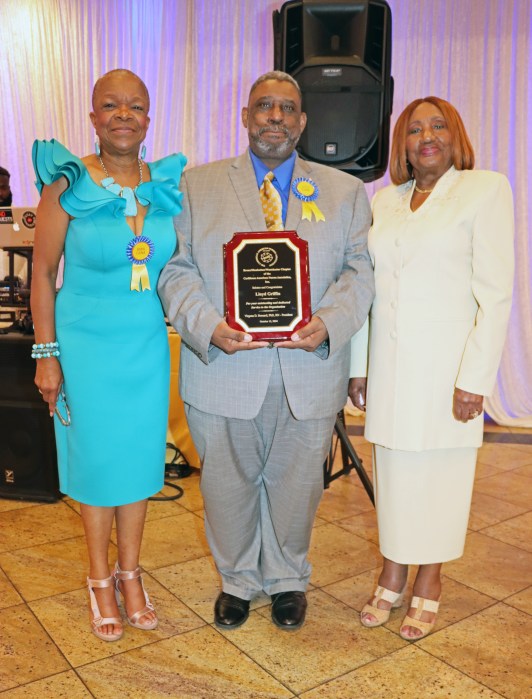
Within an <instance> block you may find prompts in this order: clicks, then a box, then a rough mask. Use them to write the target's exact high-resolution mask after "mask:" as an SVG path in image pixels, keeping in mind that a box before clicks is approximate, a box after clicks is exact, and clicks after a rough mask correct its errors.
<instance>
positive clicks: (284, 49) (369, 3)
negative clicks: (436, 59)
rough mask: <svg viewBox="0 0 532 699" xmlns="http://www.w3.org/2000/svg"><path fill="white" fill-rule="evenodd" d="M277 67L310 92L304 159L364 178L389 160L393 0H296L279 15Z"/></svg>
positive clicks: (305, 98) (302, 145) (275, 28)
mask: <svg viewBox="0 0 532 699" xmlns="http://www.w3.org/2000/svg"><path fill="white" fill-rule="evenodd" d="M273 32H274V46H275V48H274V66H275V69H276V70H283V71H285V72H286V73H289V74H290V75H292V76H293V77H294V78H295V79H296V80H297V82H298V83H299V86H300V87H301V91H302V93H303V110H304V111H305V112H306V113H307V117H308V123H307V127H306V129H305V131H304V132H303V134H302V136H301V139H300V141H299V144H298V146H297V150H298V152H299V154H300V156H301V157H302V158H305V159H306V160H312V161H314V162H318V163H324V164H326V165H331V166H332V167H335V168H338V169H340V170H345V171H346V172H348V173H350V174H352V175H356V176H357V177H359V178H360V179H362V180H364V181H365V182H371V181H373V180H375V179H378V178H379V177H382V175H384V173H385V171H386V167H387V165H388V147H389V138H390V115H391V113H392V102H393V78H392V77H391V53H392V41H391V36H392V15H391V10H390V8H389V6H388V3H387V2H385V0H358V1H353V0H292V1H291V2H285V3H284V4H283V6H282V7H281V9H280V10H279V11H277V10H276V11H274V13H273Z"/></svg>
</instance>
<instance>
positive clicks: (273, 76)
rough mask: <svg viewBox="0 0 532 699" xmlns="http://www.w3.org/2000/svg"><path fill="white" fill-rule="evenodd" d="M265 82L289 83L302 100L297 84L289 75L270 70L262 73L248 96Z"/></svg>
mask: <svg viewBox="0 0 532 699" xmlns="http://www.w3.org/2000/svg"><path fill="white" fill-rule="evenodd" d="M266 80H277V81H278V82H280V83H290V84H291V85H293V86H294V87H295V88H296V90H297V94H298V95H299V99H303V95H302V93H301V88H300V87H299V85H298V84H297V81H296V80H295V79H294V78H293V77H292V76H291V75H289V74H288V73H284V72H283V71H282V70H270V71H269V72H268V73H264V74H263V75H261V76H259V77H258V78H257V79H256V80H255V82H254V83H253V85H252V86H251V89H250V90H249V94H250V95H251V93H252V92H253V90H254V89H255V88H256V87H257V86H258V85H260V84H261V83H264V82H266Z"/></svg>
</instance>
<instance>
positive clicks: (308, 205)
mask: <svg viewBox="0 0 532 699" xmlns="http://www.w3.org/2000/svg"><path fill="white" fill-rule="evenodd" d="M301 212H302V214H301V218H302V219H306V220H307V221H312V214H314V216H315V218H316V221H325V216H324V215H323V214H322V213H321V211H320V210H319V209H318V207H317V206H316V204H315V203H314V202H313V201H302V202H301Z"/></svg>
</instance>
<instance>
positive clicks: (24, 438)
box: [0, 333, 60, 502]
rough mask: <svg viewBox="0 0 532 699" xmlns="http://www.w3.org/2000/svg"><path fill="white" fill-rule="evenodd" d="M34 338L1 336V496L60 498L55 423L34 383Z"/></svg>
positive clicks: (18, 335)
mask: <svg viewBox="0 0 532 699" xmlns="http://www.w3.org/2000/svg"><path fill="white" fill-rule="evenodd" d="M33 342H34V339H33V336H24V335H20V334H17V333H10V334H8V335H0V498H13V499H17V500H37V501H43V502H54V501H55V500H57V498H58V497H60V493H59V484H58V475H57V457H56V449H55V437H54V427H53V421H52V420H51V418H50V416H49V414H48V406H47V405H46V404H45V403H44V402H43V401H42V400H41V398H40V396H39V393H38V392H37V388H36V387H35V384H34V383H33V379H34V376H35V360H34V359H32V358H31V345H32V344H33Z"/></svg>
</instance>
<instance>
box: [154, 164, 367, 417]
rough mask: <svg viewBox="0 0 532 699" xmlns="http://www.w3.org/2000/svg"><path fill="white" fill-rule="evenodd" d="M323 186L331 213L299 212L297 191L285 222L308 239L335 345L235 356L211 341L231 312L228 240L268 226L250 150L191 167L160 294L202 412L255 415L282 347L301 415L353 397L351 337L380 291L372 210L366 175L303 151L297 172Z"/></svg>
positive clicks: (290, 392) (315, 298)
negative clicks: (311, 158)
mask: <svg viewBox="0 0 532 699" xmlns="http://www.w3.org/2000/svg"><path fill="white" fill-rule="evenodd" d="M298 177H309V178H311V179H312V180H313V181H314V182H315V183H316V184H317V185H318V188H319V197H318V199H317V200H316V204H317V205H318V207H319V208H320V210H321V211H322V213H323V214H324V216H325V221H319V222H316V221H315V220H313V221H312V222H310V221H307V220H304V221H303V220H302V219H301V201H300V200H299V199H297V198H296V197H295V196H294V194H293V193H290V197H289V202H288V211H287V219H286V225H285V228H286V230H295V231H297V233H298V235H299V237H300V238H303V239H304V240H307V241H308V245H309V266H310V286H311V303H312V312H313V314H316V315H318V316H319V317H320V318H321V319H322V320H323V322H324V323H325V325H326V326H327V330H328V332H329V347H330V349H329V352H325V353H323V352H322V353H321V354H320V352H319V350H317V351H316V352H314V353H312V352H305V351H304V350H289V349H280V350H275V349H267V348H264V349H258V350H249V351H242V352H236V353H235V354H233V355H227V354H225V353H224V352H222V351H221V350H219V349H218V348H217V347H214V346H213V345H210V339H211V336H212V333H213V331H214V329H215V327H216V325H217V324H218V323H219V322H220V321H221V320H223V319H224V285H223V248H222V246H223V244H224V243H227V242H228V241H229V240H230V239H231V237H232V235H233V234H234V233H237V232H244V231H263V230H265V223H264V215H263V213H262V208H261V203H260V199H259V192H258V188H257V183H256V179H255V173H254V170H253V165H252V163H251V159H250V157H249V154H248V152H246V153H244V154H243V155H241V156H239V157H237V158H236V159H234V158H231V159H227V160H221V161H218V162H214V163H210V164H207V165H202V166H200V167H196V168H192V169H191V170H188V171H185V173H184V174H183V176H182V178H181V185H180V187H181V189H182V191H183V195H184V196H183V211H182V213H181V214H180V216H178V217H176V219H175V226H176V231H177V238H178V244H177V248H176V252H175V254H174V256H173V257H172V258H171V260H170V261H169V263H168V265H167V266H166V267H165V269H163V272H162V274H161V277H160V280H159V294H160V296H161V299H162V302H163V306H164V308H165V311H166V314H167V317H168V319H169V321H170V322H171V323H172V325H173V326H174V327H175V329H176V330H177V332H178V333H179V334H180V335H181V339H182V349H181V364H180V391H181V396H182V398H183V400H184V401H185V403H189V404H191V405H193V406H194V407H195V408H197V409H198V410H202V411H203V412H207V413H213V414H216V415H222V416H225V417H234V418H240V419H251V418H253V417H255V416H256V415H257V413H258V411H259V410H260V407H261V405H262V402H263V400H264V397H265V395H266V391H267V388H268V381H269V377H270V373H271V367H272V361H273V358H274V353H275V352H276V351H279V357H280V363H281V369H282V374H283V381H284V385H285V391H286V396H287V399H288V402H289V405H290V409H291V410H292V413H293V414H294V416H295V417H296V418H297V419H312V418H320V417H328V416H331V415H334V414H335V413H336V412H338V411H339V410H341V409H342V407H343V405H344V404H345V400H346V398H347V383H348V376H349V340H350V338H351V336H352V335H353V333H355V332H356V331H357V330H358V329H359V328H360V327H361V326H362V324H363V322H364V320H365V319H366V317H367V315H368V311H369V308H370V305H371V302H372V300H373V296H374V283H373V269H372V265H371V260H370V258H369V255H368V251H367V232H368V228H369V225H370V223H371V212H370V207H369V202H368V199H367V195H366V191H365V189H364V186H363V184H362V182H361V181H360V180H358V179H356V178H355V177H352V176H351V175H347V174H345V173H343V172H340V171H338V170H334V169H332V168H330V167H326V166H324V165H318V164H315V163H310V162H307V161H304V160H301V159H300V158H296V163H295V166H294V174H293V178H294V179H296V178H298Z"/></svg>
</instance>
